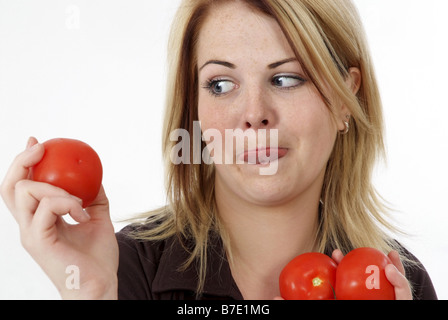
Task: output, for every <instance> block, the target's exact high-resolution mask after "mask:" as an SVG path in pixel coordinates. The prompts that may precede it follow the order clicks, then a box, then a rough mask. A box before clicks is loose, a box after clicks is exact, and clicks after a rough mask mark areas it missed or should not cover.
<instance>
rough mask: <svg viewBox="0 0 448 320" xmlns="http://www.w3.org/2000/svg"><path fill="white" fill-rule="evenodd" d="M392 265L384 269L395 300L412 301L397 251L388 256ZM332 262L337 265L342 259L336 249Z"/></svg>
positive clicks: (341, 255) (342, 256) (340, 253)
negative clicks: (393, 290)
mask: <svg viewBox="0 0 448 320" xmlns="http://www.w3.org/2000/svg"><path fill="white" fill-rule="evenodd" d="M387 256H388V257H389V259H390V260H391V261H392V264H388V265H387V266H386V269H385V273H386V277H387V280H389V282H390V283H391V284H392V285H393V286H394V288H395V300H412V292H411V287H410V286H409V282H408V280H407V279H406V277H405V271H404V267H403V263H402V262H401V260H400V255H399V254H398V252H397V251H391V252H390V253H389V254H388V255H387ZM331 257H332V258H333V260H334V261H336V263H337V264H339V263H340V262H341V260H342V258H344V255H343V254H342V252H341V250H339V249H336V250H334V251H333V254H332V255H331Z"/></svg>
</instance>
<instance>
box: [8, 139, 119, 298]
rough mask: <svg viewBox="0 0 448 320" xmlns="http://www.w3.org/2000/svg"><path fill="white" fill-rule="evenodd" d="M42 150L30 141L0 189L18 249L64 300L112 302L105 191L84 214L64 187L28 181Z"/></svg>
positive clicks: (113, 251) (113, 270) (111, 238)
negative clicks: (15, 231) (12, 221)
mask: <svg viewBox="0 0 448 320" xmlns="http://www.w3.org/2000/svg"><path fill="white" fill-rule="evenodd" d="M44 152H45V149H44V147H43V145H41V144H38V142H37V140H36V139H35V138H30V139H29V141H28V144H27V148H26V150H25V151H24V152H22V153H20V154H19V155H18V156H17V157H16V158H15V160H14V161H13V163H12V165H11V167H10V168H9V170H8V172H7V174H6V176H5V178H4V181H3V182H2V184H1V186H0V195H1V196H2V198H3V199H4V201H5V203H6V205H7V207H8V208H9V210H10V211H11V213H12V215H13V216H14V218H15V219H16V221H17V223H18V224H19V228H20V238H21V241H22V245H23V246H24V248H25V249H26V250H27V251H28V252H29V253H30V255H31V256H32V257H33V258H34V260H36V262H37V263H38V264H39V265H40V266H41V268H42V269H43V270H44V271H45V273H46V274H47V275H48V276H49V278H50V279H51V280H52V281H53V283H54V284H55V286H56V287H57V289H58V290H59V293H60V294H61V297H62V298H63V299H116V298H117V269H118V244H117V240H116V238H115V232H114V228H113V225H112V221H111V219H110V215H109V201H108V199H107V197H106V194H105V192H104V189H103V188H102V187H101V190H100V192H99V194H98V196H97V198H96V199H95V201H94V202H93V203H92V204H91V205H90V206H89V207H88V208H86V209H85V210H83V208H82V201H81V200H80V199H78V198H76V197H74V196H72V195H70V194H69V193H67V192H66V191H64V190H63V189H60V188H57V187H55V186H52V185H50V184H46V183H41V182H35V181H31V180H29V179H28V177H29V172H30V168H31V167H32V166H34V165H35V164H37V163H38V162H39V161H40V160H41V159H42V157H43V155H44ZM66 214H69V215H70V216H71V217H72V218H73V219H74V220H75V221H76V222H77V224H68V223H67V222H66V221H65V220H64V219H63V218H62V216H64V215H66ZM78 276H79V277H78Z"/></svg>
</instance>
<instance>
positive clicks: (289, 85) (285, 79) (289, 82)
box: [272, 76, 306, 89]
mask: <svg viewBox="0 0 448 320" xmlns="http://www.w3.org/2000/svg"><path fill="white" fill-rule="evenodd" d="M305 82H306V80H305V79H302V78H300V77H298V76H276V77H274V78H273V79H272V84H273V85H274V86H276V87H278V88H280V89H293V88H296V87H299V86H301V85H302V84H304V83H305Z"/></svg>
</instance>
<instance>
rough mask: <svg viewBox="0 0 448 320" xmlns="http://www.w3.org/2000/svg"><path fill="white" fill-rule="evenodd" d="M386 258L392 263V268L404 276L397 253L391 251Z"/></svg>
mask: <svg viewBox="0 0 448 320" xmlns="http://www.w3.org/2000/svg"><path fill="white" fill-rule="evenodd" d="M387 256H388V257H389V259H390V261H392V263H393V264H394V266H395V267H396V268H397V269H398V271H400V273H401V274H402V275H404V276H406V273H405V270H404V266H403V263H402V262H401V259H400V255H399V253H398V252H397V251H395V250H393V251H391V252H389V254H388V255H387Z"/></svg>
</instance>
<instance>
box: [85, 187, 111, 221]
mask: <svg viewBox="0 0 448 320" xmlns="http://www.w3.org/2000/svg"><path fill="white" fill-rule="evenodd" d="M104 208H106V209H107V210H104ZM86 211H87V212H88V213H89V215H90V216H91V217H92V219H94V220H102V219H105V218H106V219H110V216H109V199H108V198H107V196H106V192H105V191H104V187H103V186H102V185H101V188H100V191H99V192H98V195H97V196H96V198H95V200H94V201H93V202H92V204H91V205H90V206H89V207H87V208H86Z"/></svg>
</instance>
